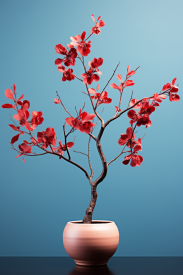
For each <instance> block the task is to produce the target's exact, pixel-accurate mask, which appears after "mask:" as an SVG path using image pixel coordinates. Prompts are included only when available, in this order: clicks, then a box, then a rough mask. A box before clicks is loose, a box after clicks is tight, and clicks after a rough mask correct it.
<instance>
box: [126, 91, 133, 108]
mask: <svg viewBox="0 0 183 275" xmlns="http://www.w3.org/2000/svg"><path fill="white" fill-rule="evenodd" d="M132 97H133V90H132V94H131V97H130V100H129V103H128V106H129V105H130V101H131V100H132ZM128 106H127V108H128Z"/></svg>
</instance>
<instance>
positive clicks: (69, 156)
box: [63, 124, 71, 160]
mask: <svg viewBox="0 0 183 275" xmlns="http://www.w3.org/2000/svg"><path fill="white" fill-rule="evenodd" d="M63 131H64V138H65V147H66V150H67V155H68V158H69V160H70V159H71V156H70V154H69V151H68V148H67V137H66V135H65V124H64V125H63Z"/></svg>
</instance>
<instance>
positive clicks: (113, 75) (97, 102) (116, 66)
mask: <svg viewBox="0 0 183 275" xmlns="http://www.w3.org/2000/svg"><path fill="white" fill-rule="evenodd" d="M119 64H120V62H119V63H118V65H117V66H116V69H115V70H114V72H113V74H112V76H111V78H110V79H109V81H108V82H107V84H106V85H105V87H104V89H103V90H102V92H101V93H100V96H99V97H98V99H97V102H96V104H95V109H96V108H97V104H98V101H99V100H100V97H101V95H102V93H103V92H104V91H105V89H106V87H107V85H108V84H109V82H110V81H111V79H112V78H113V76H114V75H115V72H116V70H117V68H118V66H119Z"/></svg>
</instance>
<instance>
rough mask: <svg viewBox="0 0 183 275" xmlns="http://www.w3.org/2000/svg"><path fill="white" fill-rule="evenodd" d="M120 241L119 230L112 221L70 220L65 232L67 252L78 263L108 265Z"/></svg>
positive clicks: (64, 238) (64, 239)
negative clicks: (85, 222)
mask: <svg viewBox="0 0 183 275" xmlns="http://www.w3.org/2000/svg"><path fill="white" fill-rule="evenodd" d="M118 243H119V231H118V228H117V226H116V224H115V223H114V222H112V221H92V223H91V224H84V223H83V222H82V221H73V222H68V223H67V224H66V226H65V228H64V232H63V244H64V247H65V250H66V252H67V253H68V254H69V256H70V257H71V258H73V259H74V261H75V263H76V264H77V265H85V266H91V265H106V264H107V262H108V260H109V259H110V258H111V257H112V255H113V254H114V253H115V251H116V249H117V247H118Z"/></svg>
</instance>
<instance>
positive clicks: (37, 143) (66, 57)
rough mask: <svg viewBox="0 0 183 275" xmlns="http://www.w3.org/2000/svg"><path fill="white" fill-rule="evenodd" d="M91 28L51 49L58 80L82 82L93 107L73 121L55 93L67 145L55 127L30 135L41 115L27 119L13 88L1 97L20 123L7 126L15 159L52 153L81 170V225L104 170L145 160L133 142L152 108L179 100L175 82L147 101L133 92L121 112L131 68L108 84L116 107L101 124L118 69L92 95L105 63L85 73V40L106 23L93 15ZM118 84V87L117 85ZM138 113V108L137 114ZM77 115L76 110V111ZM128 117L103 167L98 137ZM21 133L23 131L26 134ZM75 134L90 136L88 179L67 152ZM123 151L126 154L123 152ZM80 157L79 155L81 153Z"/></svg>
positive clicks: (25, 103)
mask: <svg viewBox="0 0 183 275" xmlns="http://www.w3.org/2000/svg"><path fill="white" fill-rule="evenodd" d="M91 17H92V19H93V21H94V23H95V25H94V26H93V27H92V29H91V32H90V35H89V36H88V37H87V38H85V37H86V32H85V31H84V32H83V33H82V34H81V35H76V36H75V37H71V43H70V44H68V45H67V47H63V46H62V45H61V44H58V45H56V46H55V50H56V53H57V54H60V55H61V56H62V58H57V59H56V60H55V64H56V65H58V71H59V72H61V73H62V74H63V76H62V81H72V80H75V78H76V79H77V80H79V81H81V82H83V84H84V86H85V88H86V92H83V93H84V94H86V95H87V96H88V99H89V100H90V102H91V105H92V108H93V112H94V113H93V114H88V113H87V112H86V111H84V110H83V109H84V107H85V105H84V107H83V109H80V110H79V113H77V116H76V117H73V116H72V115H71V114H70V112H69V111H68V110H67V109H66V107H65V106H64V104H63V103H62V101H61V98H60V96H59V94H58V93H57V92H56V93H57V98H55V101H54V102H55V104H61V105H62V106H63V108H64V110H65V111H66V112H67V113H68V115H69V117H68V118H66V119H65V123H64V125H63V133H64V137H65V143H64V144H61V141H60V140H59V142H58V143H57V140H56V138H55V136H56V133H55V130H54V128H51V127H48V128H47V129H46V130H45V131H42V132H37V138H36V136H35V134H34V130H35V129H36V128H37V127H38V126H39V125H40V124H42V122H43V121H44V118H43V113H42V112H37V111H33V112H32V118H30V113H29V111H28V110H29V107H30V102H29V101H28V100H23V98H24V95H22V96H21V97H20V98H19V99H17V94H16V86H15V84H14V83H13V87H12V88H11V89H6V91H5V95H6V97H7V98H9V99H11V100H13V102H14V103H13V104H9V103H7V104H3V105H2V107H3V108H8V109H9V108H12V109H14V110H15V111H16V112H17V114H15V115H14V116H13V118H14V119H15V120H17V121H18V123H19V126H18V125H17V124H16V123H15V121H14V120H13V119H12V121H13V124H9V126H10V127H11V128H12V129H13V130H14V131H17V132H18V134H17V135H15V136H14V137H12V139H11V145H12V149H14V150H15V151H17V152H18V155H17V156H16V157H20V156H23V161H25V158H24V156H40V155H45V154H51V155H54V156H57V157H58V158H59V159H61V158H62V159H63V160H65V161H67V162H70V163H71V164H73V165H75V166H77V167H78V168H79V169H80V170H82V171H83V172H84V173H85V175H86V177H87V179H88V180H89V183H90V185H91V201H90V204H89V206H88V208H87V210H86V212H85V216H84V219H83V222H84V223H91V222H92V214H93V210H94V208H95V204H96V200H97V185H98V184H99V183H100V182H102V181H103V179H104V178H105V177H106V176H107V171H108V167H109V165H110V164H111V163H112V162H113V161H115V160H116V159H118V158H119V156H121V155H122V154H127V155H125V157H124V160H123V162H122V163H123V164H124V165H127V164H129V163H130V165H131V166H132V167H135V166H140V165H141V163H142V162H143V157H142V156H141V155H139V151H142V145H141V141H142V138H138V140H137V139H136V135H135V129H136V128H137V127H140V126H143V125H144V126H145V128H147V127H150V126H151V120H150V115H151V114H152V113H153V112H154V111H155V109H156V107H157V106H159V105H160V104H159V103H161V102H162V100H163V99H165V98H166V95H167V96H168V97H169V100H170V101H171V102H172V101H179V100H180V97H179V95H178V94H177V92H178V87H177V86H175V82H176V78H174V79H173V80H172V83H167V84H165V85H164V86H163V88H162V90H161V91H160V92H159V93H155V94H154V95H152V96H151V97H145V98H142V99H140V100H137V99H134V98H133V92H132V94H131V98H130V100H129V104H128V107H127V108H126V109H125V110H123V111H121V101H122V95H123V92H124V89H125V88H126V87H128V86H133V85H134V84H135V83H134V82H133V80H131V79H130V78H131V77H132V76H133V75H134V74H135V73H136V71H137V69H138V68H139V67H138V68H136V69H135V70H130V66H128V68H127V73H126V78H125V80H124V81H123V80H122V76H121V75H120V74H117V79H118V81H119V82H120V85H119V86H117V85H116V84H115V83H112V84H111V85H110V86H111V87H112V88H113V89H117V90H118V91H119V104H118V106H115V111H114V116H113V117H112V118H110V119H109V120H108V121H106V122H104V119H103V118H102V114H101V115H99V114H98V107H99V106H100V105H101V104H110V103H111V102H112V99H111V98H109V97H108V93H107V92H106V88H107V86H108V85H109V83H110V81H111V80H112V78H113V76H114V74H115V72H116V70H117V68H118V66H119V64H118V65H117V66H116V68H115V70H114V72H113V74H112V76H111V78H110V79H109V80H108V82H107V84H106V86H105V87H104V88H103V90H102V91H100V92H99V85H97V88H96V90H95V89H94V88H89V86H90V85H91V84H92V83H93V81H95V82H98V81H99V80H100V77H99V75H101V74H102V72H100V71H99V67H100V66H102V64H103V59H102V58H101V57H99V58H93V60H92V61H89V68H87V67H86V65H85V57H86V56H88V55H89V54H90V48H91V41H88V39H89V38H90V37H91V36H92V35H93V34H95V35H98V34H99V33H100V32H101V30H100V29H101V28H102V27H104V26H105V23H104V22H103V21H102V20H101V19H100V18H101V17H100V16H99V17H98V20H97V21H95V18H94V16H93V15H92V16H91ZM76 59H78V60H79V62H81V64H82V66H83V73H82V74H81V77H82V78H80V77H78V76H76V75H75V73H74V72H73V69H72V68H71V67H74V66H75V64H76ZM119 82H118V83H119ZM136 109H139V110H138V111H136ZM76 112H77V111H76ZM124 113H127V116H128V118H129V119H130V121H129V123H130V127H128V128H127V129H126V133H125V134H124V133H123V134H121V135H120V137H118V144H119V146H123V149H122V151H121V152H120V153H119V154H118V155H117V156H116V157H115V158H114V159H112V160H111V161H109V162H108V163H107V161H106V158H105V155H104V153H103V150H102V146H101V137H102V135H103V134H104V131H105V129H106V127H107V126H108V125H109V124H110V123H111V122H113V121H114V120H115V119H118V118H119V117H120V116H121V115H123V114H124ZM95 118H97V122H96V123H95V124H94V119H95ZM98 122H100V130H99V132H98V134H97V136H95V135H94V134H93V131H94V129H95V127H96V124H97V123H98ZM66 124H68V125H69V126H70V127H71V129H70V131H69V132H68V133H66V130H65V125H66ZM24 126H25V128H26V130H22V127H24ZM25 128H24V129H25ZM75 130H79V131H81V132H82V133H86V134H87V135H88V136H89V140H88V155H87V157H88V162H89V168H90V175H89V174H88V172H87V171H86V170H85V169H84V168H83V167H81V166H80V165H79V164H77V163H76V162H74V161H72V160H71V155H70V153H69V149H70V148H72V147H73V146H74V142H67V139H68V136H69V135H70V134H71V133H73V132H74V131H75ZM24 134H26V135H28V137H29V138H30V139H29V140H28V141H27V140H23V143H21V144H19V145H18V149H16V148H15V147H14V143H15V142H16V141H18V139H19V137H20V136H22V135H24ZM91 139H93V140H94V142H95V143H96V147H97V150H98V153H99V156H100V158H101V162H102V167H103V169H102V171H101V174H100V176H99V177H98V178H97V179H96V180H94V181H93V174H94V173H93V168H92V165H91V161H90V142H91ZM32 147H33V148H34V147H38V148H39V149H40V150H41V151H43V152H42V153H40V154H37V153H35V152H32V150H33V149H32ZM125 150H126V151H125ZM64 151H65V152H66V156H64V155H63V152H64ZM80 153H81V152H80Z"/></svg>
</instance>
